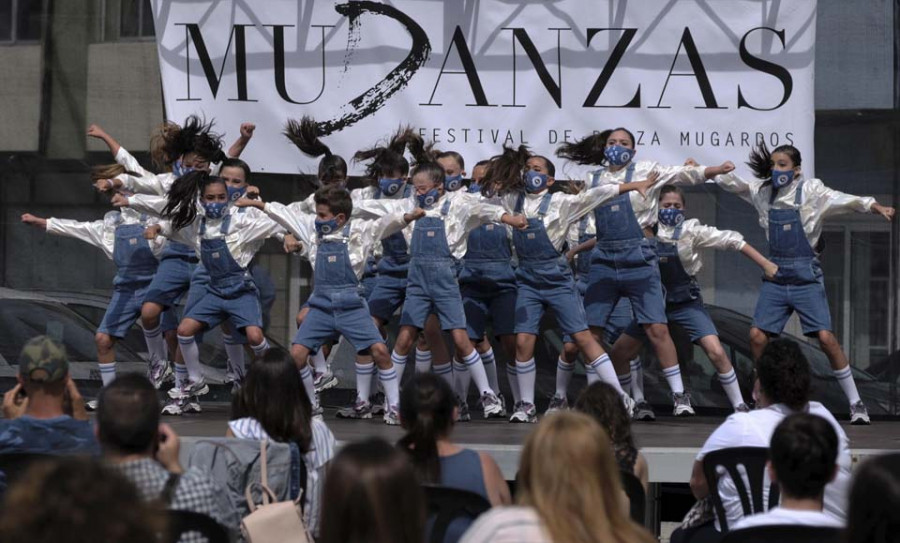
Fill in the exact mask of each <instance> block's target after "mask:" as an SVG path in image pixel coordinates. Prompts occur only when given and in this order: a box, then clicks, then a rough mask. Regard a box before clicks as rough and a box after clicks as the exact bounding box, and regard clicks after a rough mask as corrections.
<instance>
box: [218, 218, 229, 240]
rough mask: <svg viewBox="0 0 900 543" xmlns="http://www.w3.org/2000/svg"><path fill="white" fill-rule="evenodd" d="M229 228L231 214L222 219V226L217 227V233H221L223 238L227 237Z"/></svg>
mask: <svg viewBox="0 0 900 543" xmlns="http://www.w3.org/2000/svg"><path fill="white" fill-rule="evenodd" d="M229 228H231V213H228V214H226V215H225V218H224V219H222V225H221V226H220V227H219V231H220V232H222V235H223V236H227V235H228V230H229Z"/></svg>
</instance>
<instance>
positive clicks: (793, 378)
mask: <svg viewBox="0 0 900 543" xmlns="http://www.w3.org/2000/svg"><path fill="white" fill-rule="evenodd" d="M756 374H757V377H759V386H760V387H761V388H762V390H763V392H765V394H766V396H767V397H768V398H769V400H771V401H772V403H783V404H785V405H786V406H788V407H789V408H791V409H793V410H795V411H796V410H799V409H803V408H804V407H805V406H806V404H807V403H809V390H810V381H811V375H810V367H809V361H808V360H807V359H806V356H805V355H804V354H803V350H802V349H800V345H798V344H797V342H796V341H792V340H790V339H776V340H773V341H771V342H769V344H768V345H766V348H765V349H764V350H763V352H762V354H761V355H760V356H759V360H757V361H756Z"/></svg>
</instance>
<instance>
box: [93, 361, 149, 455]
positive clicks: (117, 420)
mask: <svg viewBox="0 0 900 543" xmlns="http://www.w3.org/2000/svg"><path fill="white" fill-rule="evenodd" d="M159 412H160V407H159V399H158V398H157V397H156V389H155V388H153V385H152V384H150V381H148V380H147V378H146V377H144V376H143V375H140V374H137V373H126V374H124V375H122V376H120V377H118V378H116V379H115V380H114V381H113V382H112V383H110V384H109V385H108V386H105V387H103V388H102V389H101V390H100V395H99V396H98V398H97V438H98V440H99V441H100V444H101V445H102V446H103V447H104V448H105V449H112V450H114V451H115V452H117V453H119V454H144V453H149V452H150V450H151V447H152V446H153V443H154V440H155V439H156V436H157V433H158V431H159Z"/></svg>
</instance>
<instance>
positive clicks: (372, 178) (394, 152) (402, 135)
mask: <svg viewBox="0 0 900 543" xmlns="http://www.w3.org/2000/svg"><path fill="white" fill-rule="evenodd" d="M407 147H409V148H410V152H411V153H413V155H414V156H416V154H415V153H416V152H418V153H419V156H423V155H424V154H425V145H424V142H423V141H422V138H421V137H420V136H419V135H418V134H417V133H415V132H414V131H413V129H412V128H410V127H408V126H407V127H401V128H399V129H398V130H397V132H396V133H395V134H394V135H393V136H392V137H391V139H390V141H389V142H388V144H387V145H377V146H375V147H371V148H369V149H363V150H361V151H357V152H356V154H355V155H353V160H354V161H355V162H365V161H368V162H369V163H368V165H367V166H366V171H365V177H366V178H367V179H368V180H369V182H370V184H373V185H375V184H377V183H378V178H379V177H382V176H391V175H394V174H395V173H396V172H400V175H402V176H405V175H406V173H408V172H409V161H407V160H406V158H404V156H403V153H404V152H405V151H406V149H407ZM417 160H418V157H417Z"/></svg>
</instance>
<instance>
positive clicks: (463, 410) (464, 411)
mask: <svg viewBox="0 0 900 543" xmlns="http://www.w3.org/2000/svg"><path fill="white" fill-rule="evenodd" d="M456 414H457V417H456V422H469V421H471V420H472V414H471V413H469V404H468V402H466V401H465V400H463V399H462V398H460V397H459V396H457V397H456Z"/></svg>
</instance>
